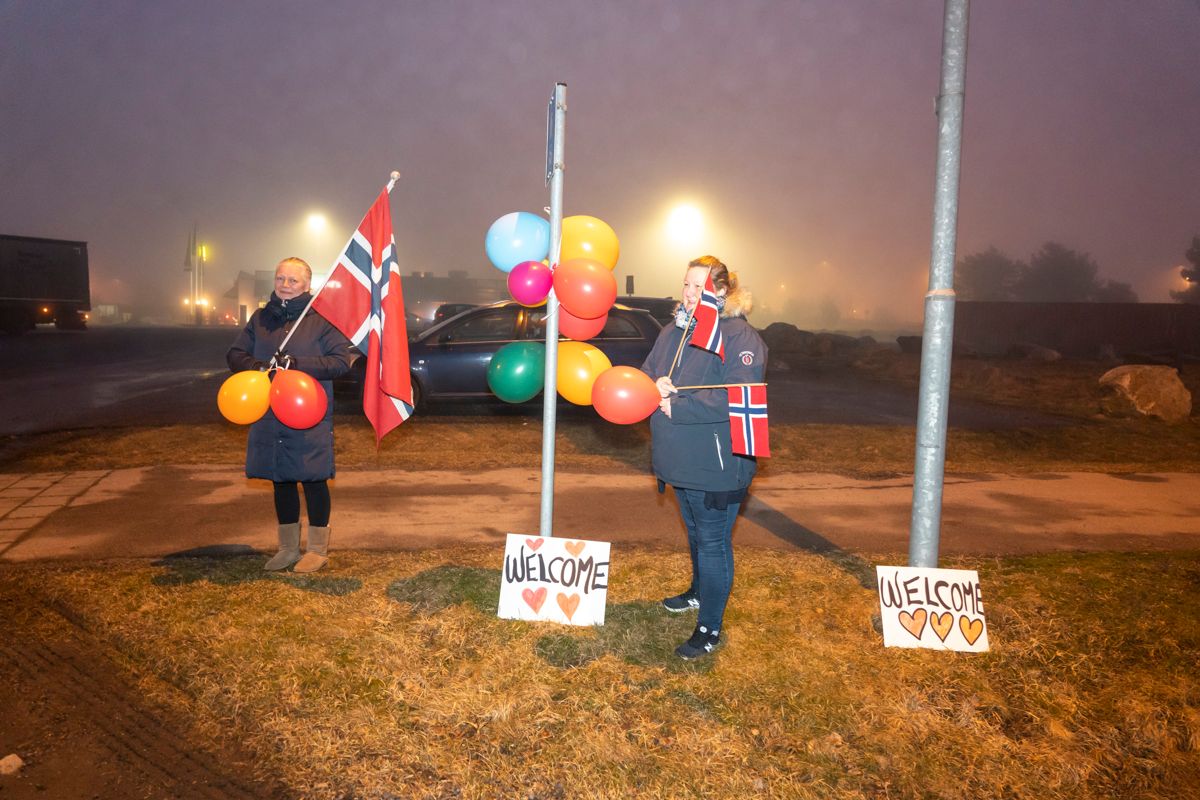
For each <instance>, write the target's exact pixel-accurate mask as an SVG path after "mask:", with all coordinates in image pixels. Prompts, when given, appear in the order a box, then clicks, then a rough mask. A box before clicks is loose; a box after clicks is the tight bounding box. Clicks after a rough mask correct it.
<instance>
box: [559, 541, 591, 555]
mask: <svg viewBox="0 0 1200 800" xmlns="http://www.w3.org/2000/svg"><path fill="white" fill-rule="evenodd" d="M563 547H565V548H567V552H568V553H570V554H571V555H573V556H575V557H576V558H579V554H580V553H582V552H583V548H585V547H587V543H586V542H567V543H566V544H564V545H563Z"/></svg>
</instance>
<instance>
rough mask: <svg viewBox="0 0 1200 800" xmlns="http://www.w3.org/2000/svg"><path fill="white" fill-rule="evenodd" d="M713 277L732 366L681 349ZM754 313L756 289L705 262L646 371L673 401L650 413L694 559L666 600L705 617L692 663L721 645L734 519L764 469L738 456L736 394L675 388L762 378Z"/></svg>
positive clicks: (686, 649)
mask: <svg viewBox="0 0 1200 800" xmlns="http://www.w3.org/2000/svg"><path fill="white" fill-rule="evenodd" d="M710 276H711V278H712V282H713V286H714V287H715V289H716V295H717V305H718V307H719V308H720V309H721V312H720V323H719V324H720V328H721V336H722V338H723V340H724V343H725V360H724V361H722V360H721V357H720V356H719V355H717V354H716V353H713V352H710V351H708V350H705V349H703V348H700V347H693V346H690V345H686V344H685V345H684V346H683V348H682V350H680V349H679V343H680V339H681V338H682V337H684V336H689V337H690V336H691V332H692V331H693V330H694V327H695V324H696V321H695V319H692V320H691V324H690V325H688V320H689V318H690V316H691V314H692V312H693V309H694V308H695V307H696V305H697V303H698V302H699V300H700V293H701V292H702V291H703V289H704V284H705V279H706V278H708V277H710ZM750 307H751V299H750V295H749V292H747V291H745V290H744V289H742V288H740V287H739V286H738V282H737V276H736V274H735V273H732V272H730V271H729V269H728V267H726V266H725V265H724V264H723V263H721V261H720V260H719V259H717V258H715V257H713V256H703V257H701V258H698V259H696V260H695V261H692V262H691V263H689V264H688V269H687V272H686V273H685V275H684V282H683V304H682V305H681V306H680V308H679V309H677V310H676V312H675V324H674V325H668V326H667V327H665V328H663V329H662V332H661V333H660V334H659V337H658V340H657V341H656V342H655V343H654V348H653V349H652V350H651V351H650V355H649V356H647V357H646V362H645V363H644V364H643V365H642V371H643V372H645V373H646V374H647V375H649V376H650V377H651V378H653V379H654V380H655V383H656V385H657V386H658V390H659V394H660V395H661V396H662V398H663V399H662V403H661V404H660V406H659V409H658V410H657V411H655V412H654V414H653V415H651V417H650V434H651V437H652V439H651V460H652V462H653V467H654V474H655V476H656V477H657V478H658V480H659V488H660V489H662V488H663V486H664V485H666V484H669V485H670V486H671V487H672V488H673V489H674V490H675V496H676V498H677V499H678V500H679V511H680V514H681V515H682V517H683V524H684V527H685V528H686V529H687V537H688V549H689V551H690V553H691V557H692V582H691V585H690V586H689V587H688V589H687V591H685V592H683V593H682V594H679V595H677V596H675V597H668V598H666V599H665V600H663V605H664V606H665V607H666V608H667V609H668V610H669V611H674V612H680V613H682V612H685V611H690V610H698V611H699V618H698V620H697V624H696V630H695V632H694V633H693V634H692V636H691V638H689V639H688V640H687V641H686V642H684V643H683V644H681V645H680V646H679V647H678V648H676V650H675V652H676V654H677V655H679V656H680V657H682V658H686V659H692V658H697V657H699V656H703V655H706V654H707V653H710V652H712V651H713V649H714V648H716V646H717V645H718V644H719V643H720V635H721V621H722V619H723V618H724V615H725V605H726V603H727V602H728V600H729V593H730V590H731V589H732V587H733V541H732V536H733V523H734V520H735V519H736V518H737V513H738V509H739V508H740V507H741V504H742V501H743V500H744V499H745V496H746V490H747V488H748V487H749V486H750V481H751V479H752V478H753V477H754V473H755V471H756V470H757V469H758V463H757V461H756V460H755V459H754V458H751V457H749V456H740V455H734V453H733V451H732V443H731V437H730V429H729V394H728V392H727V391H726V390H725V389H724V388H719V389H678V390H677V389H676V388H675V387H677V386H711V385H726V384H741V383H761V382H762V380H763V374H764V372H765V369H766V363H767V347H766V345H765V344H763V340H762V338H761V337H760V336H759V335H758V332H757V331H756V330H754V328H753V327H751V326H750V324H749V323H748V322H746V318H745V315H746V313H748V312H749V311H750ZM685 326H687V330H684V327H685ZM677 352H679V358H678V360H677V361H676V359H675V354H676V353H677ZM672 362H675V365H674V371H672V369H671V367H672Z"/></svg>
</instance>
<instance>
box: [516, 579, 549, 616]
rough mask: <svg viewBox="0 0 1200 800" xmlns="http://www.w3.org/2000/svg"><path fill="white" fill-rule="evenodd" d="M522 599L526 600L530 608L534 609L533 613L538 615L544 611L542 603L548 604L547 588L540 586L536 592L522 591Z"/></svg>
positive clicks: (531, 590)
mask: <svg viewBox="0 0 1200 800" xmlns="http://www.w3.org/2000/svg"><path fill="white" fill-rule="evenodd" d="M521 599H522V600H524V601H525V602H526V603H527V604H528V605H529V607H530V608H532V609H533V613H535V614H536V613H538V612H539V611H541V610H542V603H544V602H546V587H545V586H539V587H538V588H537V590H536V591H535V590H533V589H522V590H521Z"/></svg>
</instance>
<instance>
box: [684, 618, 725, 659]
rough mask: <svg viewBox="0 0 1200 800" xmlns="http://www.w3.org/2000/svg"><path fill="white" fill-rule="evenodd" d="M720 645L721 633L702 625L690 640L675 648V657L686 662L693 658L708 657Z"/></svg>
mask: <svg viewBox="0 0 1200 800" xmlns="http://www.w3.org/2000/svg"><path fill="white" fill-rule="evenodd" d="M720 643H721V632H720V631H710V630H709V629H708V628H706V627H704V626H703V625H700V626H699V627H697V628H696V630H695V631H694V632H693V633H692V636H691V638H690V639H688V640H687V641H686V642H684V643H683V644H681V645H679V647H676V648H675V655H677V656H679V657H680V658H682V659H684V660H685V661H691V660H692V659H693V658H700V656H706V655H708V654H709V653H711V652H712V651H713V650H716V649H717V645H719V644H720Z"/></svg>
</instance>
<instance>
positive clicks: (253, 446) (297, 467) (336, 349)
mask: <svg viewBox="0 0 1200 800" xmlns="http://www.w3.org/2000/svg"><path fill="white" fill-rule="evenodd" d="M311 285H312V269H311V268H310V267H309V266H308V264H307V263H305V262H304V261H303V260H302V259H299V258H285V259H284V260H283V261H280V262H279V264H278V266H276V267H275V291H274V292H272V293H271V300H270V301H269V302H268V303H267V305H266V306H265V307H263V308H260V309H259V310H258V311H255V312H254V314H253V316H251V317H250V321H249V322H248V323H247V324H246V327H245V329H243V330H242V332H241V334H240V335H239V336H238V338H237V340H236V341H235V342H234V343H233V347H231V348H229V353H228V354H226V356H225V360H226V361H227V362H228V363H229V368H230V369H231V370H234V371H235V372H236V371H239V370H247V369H259V370H266V369H269V368H270V365H271V361H272V360H274V361H275V363H276V364H277V365H279V366H281V367H282V366H285V365H286V366H287V368H289V369H298V370H300V371H301V372H304V373H306V374H308V375H311V376H312V377H313V378H316V379H317V380H318V381H320V383H321V386H322V387H323V388H324V389H325V394H326V395H327V396H328V397H329V398H331V399H330V403H329V406H328V408H326V410H325V417H324V418H323V419H322V420H321V421H320V422H318V423H317V424H316V425H314V426H313V427H311V428H308V429H306V430H296V429H295V428H289V427H288V426H286V425H284V424H283V423H282V422H280V421H279V420H278V419H277V418H276V417H275V415H274V414H273V413H271V411H270V410H268V411H267V413H266V414H265V415H264V416H263V418H262V419H260V420H259V421H258V422H255V423H254V424H253V425H251V426H250V435H249V437H248V438H247V441H246V477H248V478H265V479H267V480H269V481H271V482H272V483H274V485H275V515H276V518H277V519H278V521H279V551H278V552H277V553H276V554H275V555H274V556H272V558H271V559H270V560H269V561H268V562H267V563H266V566H265V569H268V570H280V569H286V568H288V567H292V566H293V565H295V566H294V567H293V569H294V571H296V572H315V571H316V570H318V569H320V568H321V567H323V566H325V564H326V563H328V560H329V510H330V501H329V485H328V483H326V481H327V480H328V479H329V478H332V477H333V472H334V470H333V402H332V397H333V384H332V383H331V381H332V380H333V379H334V378H336V377H338V376H339V375H341V374H342V373H344V372H346V371H347V370H349V369H350V365H351V363H352V361H353V359H352V357H351V355H350V342H349V341H348V340H347V339H346V337H345V336H343V335H342V334H341V332H340V331H339V330H338V329H337V328H335V327H333V326H332V325H330V324H329V323H328V322H327V321H326V320H325V319H324V318H323V317H321V316H320V315H319V314H317V313H316V312H315V311H311V310H310V311H309V312H308V313H307V314H305V315H304V319H302V320H300V324H299V326H298V327H297V326H296V320H297V319H298V318H299V317H300V314H301V312H302V311H304V308H305V307H306V306H307V305H308V303H309V301H310V300H311V299H312V295H311V294H310V293H309V289H310V288H311ZM293 327H295V328H296V330H295V332H294V333H292V337H291V338H290V339H288V343H287V351H286V353H281V352H280V351H279V348H280V345H281V344H282V343H283V340H284V337H286V336H287V335H288V333H289V332H291V330H292V328H293ZM298 484H304V502H305V506H306V508H307V511H308V549H307V552H305V553H303V555H302V554H301V552H300V493H299V488H298Z"/></svg>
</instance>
